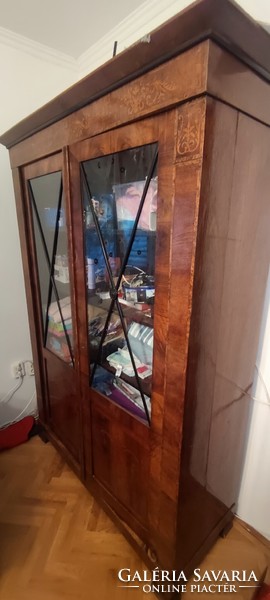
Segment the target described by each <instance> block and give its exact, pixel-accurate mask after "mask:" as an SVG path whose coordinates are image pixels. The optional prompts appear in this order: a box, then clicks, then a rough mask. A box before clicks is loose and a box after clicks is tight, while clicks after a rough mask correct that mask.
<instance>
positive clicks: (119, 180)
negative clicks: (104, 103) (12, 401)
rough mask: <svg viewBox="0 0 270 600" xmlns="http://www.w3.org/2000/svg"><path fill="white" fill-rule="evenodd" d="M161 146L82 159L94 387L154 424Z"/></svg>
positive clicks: (89, 329) (153, 144) (91, 380)
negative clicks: (155, 313)
mask: <svg viewBox="0 0 270 600" xmlns="http://www.w3.org/2000/svg"><path fill="white" fill-rule="evenodd" d="M157 158H158V148H157V144H156V143H152V144H147V145H144V146H140V147H136V148H131V149H128V150H123V151H121V152H117V153H114V154H110V155H107V156H102V157H100V158H94V159H91V160H87V161H84V162H83V163H81V182H82V198H83V218H84V245H85V269H86V282H87V299H88V302H87V306H88V340H89V357H90V373H91V375H90V386H91V387H92V388H94V389H95V390H97V391H98V392H99V393H101V394H103V395H104V396H106V397H108V398H109V399H110V400H112V401H113V402H116V403H117V404H118V405H120V406H122V407H123V408H124V409H125V410H127V411H129V412H130V413H131V414H133V415H135V416H137V417H139V418H140V419H143V420H144V421H145V422H148V423H149V422H150V418H151V387H152V367H153V340H154V332H153V315H154V303H155V243H156V212H157Z"/></svg>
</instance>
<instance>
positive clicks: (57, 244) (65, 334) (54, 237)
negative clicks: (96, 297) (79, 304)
mask: <svg viewBox="0 0 270 600" xmlns="http://www.w3.org/2000/svg"><path fill="white" fill-rule="evenodd" d="M28 193H29V197H30V202H31V206H32V217H33V225H34V238H35V246H36V257H37V268H38V276H39V289H40V301H41V307H42V319H43V334H44V347H46V348H47V349H48V350H50V351H51V352H53V353H54V354H56V355H57V356H59V357H60V358H61V359H62V360H63V361H65V362H66V363H69V364H71V365H73V336H72V316H71V300H70V281H69V268H68V244H67V229H66V216H65V208H64V198H63V183H62V173H61V171H57V172H55V173H49V174H46V175H41V176H39V177H35V178H33V179H29V180H28Z"/></svg>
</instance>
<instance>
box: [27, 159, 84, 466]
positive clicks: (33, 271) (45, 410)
mask: <svg viewBox="0 0 270 600" xmlns="http://www.w3.org/2000/svg"><path fill="white" fill-rule="evenodd" d="M67 158H68V154H67V149H66V148H64V149H63V152H58V153H56V154H54V155H51V156H49V157H46V158H42V159H40V160H39V161H36V162H35V163H31V164H29V165H26V166H24V167H22V169H21V173H20V177H21V187H22V194H23V203H22V205H23V210H24V223H25V230H26V232H27V233H26V240H25V241H26V245H27V255H28V256H27V271H28V273H27V275H26V287H27V289H28V293H27V295H28V296H29V295H30V296H31V303H30V306H32V307H33V312H32V310H31V309H30V311H29V317H30V319H29V320H30V323H31V321H32V320H33V322H34V328H33V327H32V329H33V331H32V332H31V333H32V335H31V338H32V346H33V349H34V348H36V350H35V354H36V356H37V358H36V361H35V370H36V378H37V387H38V388H39V389H40V394H39V403H38V405H39V411H40V420H41V422H42V423H43V424H44V425H45V426H46V427H48V428H49V430H50V429H51V431H49V433H51V434H52V435H54V436H56V438H55V440H56V443H57V442H58V443H59V442H60V445H61V447H62V448H64V447H65V446H66V444H65V441H64V440H61V436H60V437H59V440H58V439H57V431H53V427H52V423H51V414H50V403H49V386H48V380H47V363H48V364H49V363H51V364H52V365H55V366H56V365H57V364H59V368H60V370H63V369H62V365H61V364H60V363H62V362H63V361H62V359H61V358H60V357H58V356H57V355H56V354H54V353H53V352H51V351H50V350H49V349H48V348H47V347H45V346H44V325H43V320H42V312H41V303H40V297H41V296H40V284H39V273H38V267H37V264H38V261H37V255H36V244H35V235H34V227H33V214H32V206H31V199H30V197H29V190H28V181H29V180H30V179H34V178H36V177H41V176H44V175H49V174H52V173H55V172H58V171H60V172H61V174H62V184H63V206H64V208H65V215H66V235H67V250H68V264H69V275H70V286H69V292H70V297H71V313H72V324H73V356H74V363H73V365H72V366H70V365H67V368H69V369H72V371H73V376H72V377H71V378H72V380H74V385H75V387H76V389H77V391H78V389H79V385H78V351H77V325H76V323H77V319H76V305H75V288H74V265H73V246H72V236H71V223H70V203H69V193H68V182H69V165H68V160H67ZM31 313H32V314H31ZM33 338H34V339H33ZM33 351H34V350H33ZM37 361H38V369H36V363H37ZM63 386H64V382H63ZM77 401H78V420H79V427H80V429H81V407H80V395H79V393H77ZM78 437H80V438H81V436H78ZM66 450H67V452H68V455H67V454H66V455H67V458H68V460H69V461H71V462H72V465H73V467H75V469H76V471H77V472H79V474H80V476H81V474H82V473H83V465H82V444H81V440H80V443H79V448H78V452H77V454H78V457H77V460H75V462H74V459H73V457H72V453H70V451H69V450H68V448H66ZM79 463H80V467H79Z"/></svg>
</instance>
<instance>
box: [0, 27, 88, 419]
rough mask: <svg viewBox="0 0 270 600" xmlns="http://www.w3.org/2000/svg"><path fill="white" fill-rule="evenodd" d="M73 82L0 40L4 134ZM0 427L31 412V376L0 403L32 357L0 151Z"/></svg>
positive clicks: (31, 50) (45, 60)
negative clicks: (18, 366) (16, 370)
mask: <svg viewBox="0 0 270 600" xmlns="http://www.w3.org/2000/svg"><path fill="white" fill-rule="evenodd" d="M76 78H77V70H76V68H74V66H73V63H72V61H70V62H69V60H65V57H62V56H58V55H55V56H54V55H53V53H51V52H47V51H46V49H42V48H40V47H39V46H38V45H36V44H35V45H33V44H32V43H28V42H25V43H24V41H23V39H20V38H18V37H17V39H16V41H15V39H12V36H10V35H7V36H3V35H2V36H0V79H1V92H0V93H1V100H0V103H1V112H0V131H1V132H4V131H6V130H7V129H9V127H11V126H12V125H14V124H15V123H16V122H18V121H19V120H21V119H22V118H23V117H25V116H27V115H28V114H29V113H31V112H32V111H33V110H35V109H36V108H38V107H39V106H41V105H42V104H44V103H45V102H46V101H48V100H50V99H51V98H52V97H53V96H55V95H56V94H58V93H60V92H61V91H62V90H63V89H65V88H66V87H68V86H69V85H71V84H72V83H73V82H74V80H76ZM0 281H1V288H0V289H1V295H0V426H2V425H3V424H4V423H6V422H8V421H12V420H13V419H15V418H16V417H17V415H18V414H19V413H20V412H21V411H22V410H23V409H24V408H25V406H26V405H27V404H28V402H29V400H30V399H31V398H32V401H31V403H30V405H29V406H28V408H27V410H26V411H25V412H24V413H23V416H25V415H26V414H30V413H32V412H33V411H34V409H35V406H36V402H35V397H33V393H34V389H35V388H34V377H25V379H24V382H23V385H22V386H21V388H20V389H19V390H18V391H17V392H16V393H15V395H14V397H13V398H12V399H11V401H10V402H1V399H3V397H5V396H6V394H7V392H8V391H9V390H10V389H11V388H13V387H14V385H16V383H18V380H14V379H13V378H12V377H11V372H10V366H11V364H12V363H13V362H15V361H17V360H27V359H29V358H31V345H30V338H29V326H28V317H27V309H26V300H25V291H24V282H23V273H22V263H21V254H20V245H19V234H18V226H17V218H16V209H15V200H14V194H13V186H12V177H11V170H10V165H9V157H8V151H7V150H6V149H5V148H4V147H3V146H0Z"/></svg>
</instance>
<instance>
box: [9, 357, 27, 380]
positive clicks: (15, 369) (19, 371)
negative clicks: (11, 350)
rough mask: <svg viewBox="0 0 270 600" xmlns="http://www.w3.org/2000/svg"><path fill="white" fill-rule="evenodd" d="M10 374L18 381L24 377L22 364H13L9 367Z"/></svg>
mask: <svg viewBox="0 0 270 600" xmlns="http://www.w3.org/2000/svg"><path fill="white" fill-rule="evenodd" d="M11 373H12V377H14V379H19V378H20V377H24V375H25V368H24V364H23V362H20V361H18V362H15V363H13V364H12V365H11Z"/></svg>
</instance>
